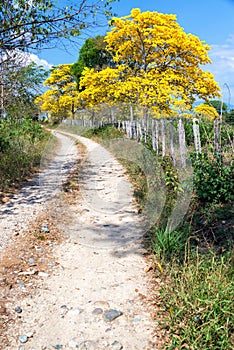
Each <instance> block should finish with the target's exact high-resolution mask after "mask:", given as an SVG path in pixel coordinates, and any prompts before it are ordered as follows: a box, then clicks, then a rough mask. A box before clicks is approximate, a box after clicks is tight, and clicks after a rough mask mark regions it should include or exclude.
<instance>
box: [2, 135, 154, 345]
mask: <svg viewBox="0 0 234 350" xmlns="http://www.w3.org/2000/svg"><path fill="white" fill-rule="evenodd" d="M70 136H71V135H64V134H63V135H61V134H58V137H59V138H60V141H61V143H62V147H61V149H62V150H63V152H61V153H63V155H61V157H60V156H59V155H58V159H57V160H59V162H58V163H57V164H56V166H55V167H54V170H55V173H54V174H53V175H50V176H49V177H50V181H48V180H45V177H44V178H43V176H44V175H43V176H42V177H41V181H40V183H39V188H38V191H39V192H40V193H44V194H45V193H47V194H48V193H49V192H50V191H49V190H48V188H50V189H51V188H52V189H53V191H58V189H59V186H58V185H59V184H61V183H62V182H63V181H64V176H66V175H65V174H63V172H62V171H61V169H62V164H63V169H64V168H67V169H68V168H69V167H72V166H73V165H74V164H73V163H74V159H75V157H76V156H77V155H76V151H75V147H74V138H76V139H78V140H79V141H80V142H82V143H83V144H84V145H85V147H86V149H87V157H86V159H85V160H84V162H83V163H82V166H81V168H80V171H79V177H78V179H77V181H78V183H79V185H80V191H79V195H78V196H77V197H76V198H75V200H74V201H73V202H72V203H69V204H68V203H66V205H65V206H64V204H62V203H61V209H60V210H58V211H56V216H54V220H55V221H57V224H58V227H59V229H60V230H61V232H62V233H63V237H64V238H63V242H62V244H59V245H55V247H54V248H53V254H54V255H55V259H56V261H57V264H56V266H55V267H54V268H53V269H52V270H50V271H48V272H44V273H41V274H40V276H39V277H40V279H39V281H38V282H37V283H38V285H37V290H36V291H35V290H33V292H32V294H31V295H28V296H27V297H26V298H23V299H22V300H19V302H18V304H19V305H18V307H19V308H20V309H19V310H18V311H20V312H19V313H20V317H19V319H18V321H17V326H14V327H11V328H10V329H9V331H8V336H9V339H10V342H11V344H10V346H8V347H7V348H5V349H4V350H42V349H43V350H52V349H90V350H91V349H95V350H96V349H113V350H114V349H115V350H117V349H126V350H147V349H157V346H156V345H155V344H153V335H152V334H153V331H154V324H153V321H152V319H151V315H150V308H149V305H148V304H147V302H146V300H147V294H148V287H149V284H148V281H147V276H146V273H145V268H146V264H147V262H146V259H145V257H144V253H145V251H144V249H143V247H142V244H141V243H142V242H141V240H142V236H141V235H142V231H141V230H140V227H141V223H140V221H139V220H140V219H139V218H138V214H137V209H136V207H135V205H134V203H133V193H132V188H131V186H130V184H129V182H128V180H127V178H126V175H125V173H124V169H123V168H122V167H121V165H120V164H119V163H118V162H117V160H116V159H114V158H113V156H112V155H111V154H110V153H109V152H107V151H106V150H105V149H104V148H103V147H101V146H99V145H98V144H96V143H95V142H93V141H91V140H89V139H86V138H82V137H79V136H74V135H72V136H73V141H72V142H71V139H70ZM68 154H69V155H70V160H69V161H68V158H67V155H68ZM64 155H65V158H66V163H67V167H66V166H65V167H64V161H65V159H64ZM59 169H60V170H59ZM47 179H48V178H47ZM48 183H49V184H50V185H48ZM46 186H49V187H46ZM53 191H51V193H52V192H53ZM57 195H58V194H57ZM34 197H35V198H36V195H35V192H34ZM27 198H28V197H27V194H26V195H25V192H24V194H23V201H26V202H27ZM35 198H34V200H35ZM60 201H61V198H60ZM37 202H38V201H37V200H35V203H37ZM30 205H32V202H31V203H30V201H29V207H28V208H26V209H25V210H26V211H29V212H35V213H36V212H37V213H38V210H39V209H35V210H34V209H33V205H32V206H31V207H30ZM36 205H38V203H37V204H36ZM41 205H44V204H43V203H40V205H39V206H41ZM13 206H15V204H14V205H13ZM20 208H21V201H19V211H20V210H21V209H20ZM23 208H25V206H24V205H23ZM6 215H7V212H6ZM12 218H14V219H13V220H14V221H15V225H16V223H17V222H18V221H17V220H18V218H17V215H16V214H15V213H12ZM25 220H26V219H25V218H24V222H25ZM17 225H18V224H17ZM11 227H12V226H11ZM7 239H8V238H7Z"/></svg>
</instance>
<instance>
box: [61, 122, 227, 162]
mask: <svg viewBox="0 0 234 350" xmlns="http://www.w3.org/2000/svg"><path fill="white" fill-rule="evenodd" d="M174 121H175V119H174V120H172V119H166V118H161V119H148V120H147V121H145V120H144V119H142V120H123V121H118V122H117V123H114V121H113V122H112V124H114V125H115V126H116V127H117V128H118V129H119V130H123V131H124V132H125V133H126V135H127V136H128V137H129V138H130V139H134V140H137V141H141V142H142V141H144V142H147V141H149V139H151V142H152V148H153V150H154V151H155V152H156V153H157V154H158V155H161V156H163V157H164V156H166V155H169V156H171V158H172V161H173V164H174V165H175V164H180V167H182V168H184V167H185V166H186V161H187V158H188V152H187V147H186V137H185V128H184V121H183V120H182V119H181V118H179V119H177V128H175V126H174ZM63 123H66V124H70V125H78V126H82V127H103V126H104V125H106V124H110V123H105V122H103V121H102V120H93V121H91V120H86V119H82V120H65V121H63ZM192 123H193V124H192V131H193V143H194V151H195V152H196V153H197V154H200V153H201V152H202V147H201V133H200V121H199V119H197V118H193V120H192ZM220 129H221V127H220V122H219V120H215V121H214V153H215V154H216V155H217V157H218V156H220V154H221V142H220ZM229 141H230V142H231V147H232V149H233V142H232V141H231V138H230V137H229Z"/></svg>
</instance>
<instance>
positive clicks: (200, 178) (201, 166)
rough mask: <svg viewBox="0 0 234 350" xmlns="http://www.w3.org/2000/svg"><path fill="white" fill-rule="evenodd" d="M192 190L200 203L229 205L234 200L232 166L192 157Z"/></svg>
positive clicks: (206, 158) (203, 157) (205, 158)
mask: <svg viewBox="0 0 234 350" xmlns="http://www.w3.org/2000/svg"><path fill="white" fill-rule="evenodd" d="M193 166H194V188H195V191H196V195H197V197H198V199H199V200H200V201H202V202H219V203H231V202H232V201H233V200H234V179H233V172H234V165H233V163H231V164H229V165H225V164H223V163H222V162H221V161H216V160H210V159H208V157H207V156H206V155H204V154H201V155H199V157H196V156H193Z"/></svg>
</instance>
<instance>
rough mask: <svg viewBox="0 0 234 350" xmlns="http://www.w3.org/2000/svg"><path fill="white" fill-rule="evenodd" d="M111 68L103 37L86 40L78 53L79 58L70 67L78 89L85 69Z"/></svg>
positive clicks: (111, 62) (111, 61) (110, 60)
mask: <svg viewBox="0 0 234 350" xmlns="http://www.w3.org/2000/svg"><path fill="white" fill-rule="evenodd" d="M110 66H113V60H112V57H111V54H110V53H109V52H108V51H107V50H106V43H105V41H104V36H100V35H98V36H96V37H95V38H88V39H87V40H85V42H84V45H83V46H82V47H81V49H80V51H79V57H78V60H77V62H76V63H74V64H73V65H72V66H71V71H72V73H73V74H74V75H75V77H76V81H77V86H78V89H79V83H80V78H81V76H82V72H83V70H84V68H85V67H87V68H94V70H95V71H100V70H102V69H103V68H106V67H110Z"/></svg>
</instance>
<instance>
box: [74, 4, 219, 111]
mask: <svg viewBox="0 0 234 350" xmlns="http://www.w3.org/2000/svg"><path fill="white" fill-rule="evenodd" d="M111 25H112V29H111V30H110V31H109V32H108V33H107V35H106V37H105V41H106V43H107V47H106V49H107V50H108V51H109V52H110V54H111V55H112V56H113V60H114V62H115V68H106V69H104V70H102V71H99V72H95V71H94V70H92V69H91V70H88V69H85V71H84V72H83V77H82V78H81V81H80V87H81V88H82V89H83V90H84V91H82V98H83V99H86V100H87V101H88V100H90V101H91V103H93V102H94V101H98V100H99V96H102V97H101V98H102V101H103V102H104V100H105V102H108V101H113V100H114V101H128V102H131V103H132V102H135V103H138V104H139V105H141V106H144V107H153V108H154V109H155V111H156V112H161V113H165V114H173V113H174V111H175V110H178V109H179V110H181V109H182V110H185V109H192V105H193V103H194V101H195V99H196V98H197V97H198V98H200V99H203V100H205V101H206V100H208V99H209V98H213V97H215V96H219V87H218V85H217V83H216V82H215V80H214V77H213V75H212V74H211V73H209V72H207V71H203V70H202V66H203V65H205V64H207V63H210V62H211V61H210V58H209V56H208V50H209V46H208V45H207V44H205V43H204V42H202V41H200V39H199V38H198V37H197V36H195V35H192V34H186V33H185V32H184V30H183V28H181V27H180V25H179V24H178V23H177V22H176V16H175V15H169V14H162V13H158V12H150V11H147V12H141V11H140V9H133V10H132V11H131V14H130V15H129V16H126V17H121V18H113V19H112V21H111ZM98 82H100V83H99V84H98Z"/></svg>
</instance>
